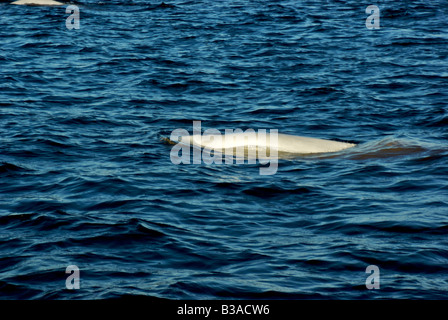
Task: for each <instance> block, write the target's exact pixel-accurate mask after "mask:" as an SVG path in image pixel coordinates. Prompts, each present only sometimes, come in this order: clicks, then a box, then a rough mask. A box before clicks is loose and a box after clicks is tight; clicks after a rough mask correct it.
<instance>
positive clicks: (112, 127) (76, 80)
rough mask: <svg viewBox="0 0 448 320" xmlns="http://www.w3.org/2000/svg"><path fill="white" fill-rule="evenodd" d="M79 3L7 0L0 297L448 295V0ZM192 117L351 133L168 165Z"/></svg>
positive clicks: (0, 62) (1, 11) (219, 124)
mask: <svg viewBox="0 0 448 320" xmlns="http://www.w3.org/2000/svg"><path fill="white" fill-rule="evenodd" d="M76 4H77V5H78V7H79V10H80V29H79V30H76V29H73V30H68V29H67V28H66V19H67V17H68V16H69V14H67V13H66V12H65V8H66V6H62V7H27V6H13V5H10V4H9V2H8V1H2V2H1V3H0V25H1V28H0V297H1V298H5V299H102V298H111V297H121V296H127V295H145V296H151V297H161V298H171V299H218V298H219V299H227V298H233V299H258V298H269V299H275V298H281V299H308V298H322V299H377V298H423V299H445V298H446V297H447V296H448V295H447V293H448V267H447V266H448V238H447V234H448V210H447V209H448V179H447V178H448V163H447V155H448V143H447V138H448V130H447V126H448V113H447V100H448V95H447V92H448V90H447V89H448V85H447V84H448V35H447V31H446V27H447V24H446V17H447V16H448V4H447V2H446V1H442V0H432V1H424V0H417V1H377V2H376V3H374V2H368V1H355V0H342V1H324V0H319V1H300V0H295V1H293V0H289V1H262V0H244V1H243V0H240V1H237V0H235V1H228V0H225V1H209V0H202V1H201V0H198V1H188V0H173V1H169V0H168V1H165V2H164V3H161V2H156V1H153V2H151V1H147V0H140V1H137V0H136V1H124V0H115V1H94V0H92V1H88V0H83V1H79V2H77V3H76ZM372 4H375V5H378V7H379V8H380V29H376V30H369V29H367V28H366V24H365V22H366V18H367V17H368V14H366V12H365V10H366V7H367V6H368V5H372ZM193 121H201V125H202V130H205V129H208V128H216V129H218V130H222V131H223V132H224V129H227V128H230V129H235V128H242V129H248V128H253V129H278V130H279V132H282V133H287V134H295V135H303V136H311V137H317V138H323V139H334V140H340V141H350V142H355V143H357V146H356V147H354V148H351V149H347V150H344V151H341V152H338V153H332V154H319V155H312V156H300V157H292V158H287V159H281V160H280V161H279V164H278V170H277V172H276V173H275V174H274V175H260V174H259V169H260V164H259V163H257V164H248V163H245V164H236V163H235V164H222V165H218V164H204V163H201V164H190V165H187V164H180V165H175V164H173V163H172V162H171V160H170V151H171V148H172V147H173V146H172V145H170V144H168V143H166V142H165V141H164V139H166V138H167V137H169V136H170V134H171V132H172V131H173V130H174V129H177V128H181V129H185V130H188V131H189V132H192V130H193ZM68 265H76V266H78V267H79V269H80V272H81V273H80V277H81V279H80V280H81V282H80V284H81V288H80V289H78V290H67V289H66V287H65V280H66V277H67V276H68V275H67V274H65V269H66V267H67V266H68ZM369 265H376V266H378V268H379V270H380V289H378V290H375V289H373V290H368V289H367V288H366V285H365V283H366V278H367V276H368V275H369V274H367V273H366V272H365V271H366V268H367V266H369Z"/></svg>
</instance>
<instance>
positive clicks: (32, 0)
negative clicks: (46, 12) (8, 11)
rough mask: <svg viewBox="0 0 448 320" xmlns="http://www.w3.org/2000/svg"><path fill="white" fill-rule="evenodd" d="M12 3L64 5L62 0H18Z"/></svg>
mask: <svg viewBox="0 0 448 320" xmlns="http://www.w3.org/2000/svg"><path fill="white" fill-rule="evenodd" d="M11 4H17V5H29V6H62V5H64V4H63V3H62V2H59V1H53V0H18V1H14V2H12V3H11Z"/></svg>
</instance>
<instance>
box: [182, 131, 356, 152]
mask: <svg viewBox="0 0 448 320" xmlns="http://www.w3.org/2000/svg"><path fill="white" fill-rule="evenodd" d="M271 135H272V134H271V133H266V134H265V135H263V136H262V137H260V136H259V134H257V133H256V134H247V133H244V132H241V133H230V134H226V135H225V136H220V135H216V134H215V135H213V134H209V135H191V136H181V137H179V139H178V141H179V142H184V143H185V142H186V143H190V144H193V145H196V146H199V147H203V148H207V149H229V148H238V147H246V148H247V147H248V148H251V147H253V148H272V147H274V148H275V149H277V151H278V152H285V153H295V154H311V153H328V152H338V151H341V150H344V149H348V148H351V147H354V146H355V145H356V144H354V143H349V142H340V141H334V140H326V139H320V138H312V137H304V136H296V135H291V134H284V133H277V134H276V141H275V143H274V142H273V141H272V140H273V139H272V138H271Z"/></svg>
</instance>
